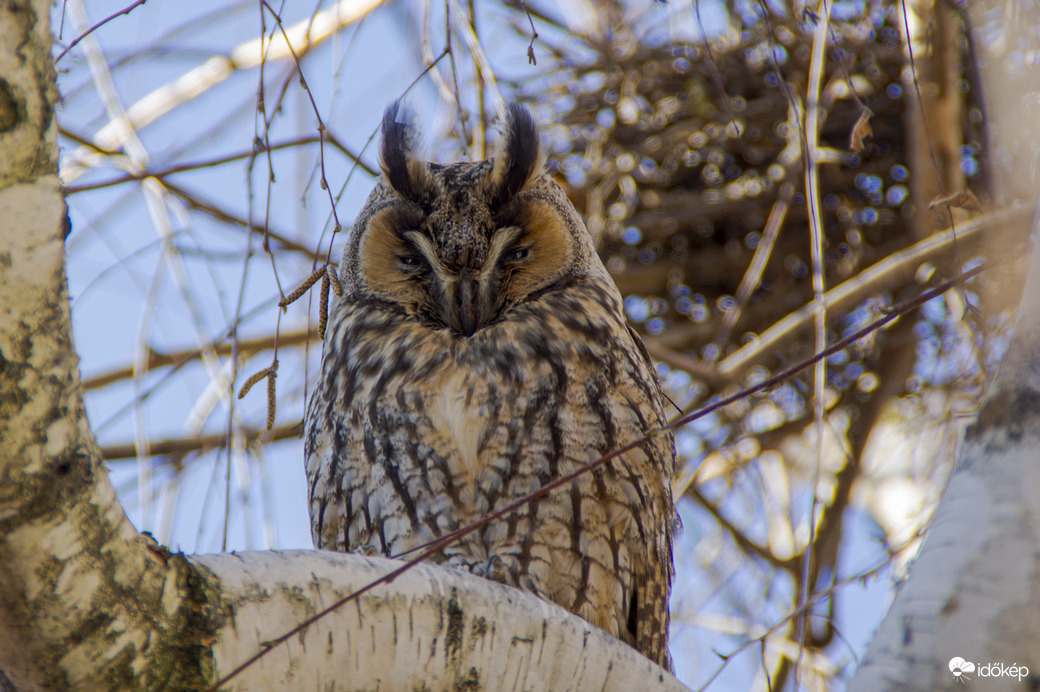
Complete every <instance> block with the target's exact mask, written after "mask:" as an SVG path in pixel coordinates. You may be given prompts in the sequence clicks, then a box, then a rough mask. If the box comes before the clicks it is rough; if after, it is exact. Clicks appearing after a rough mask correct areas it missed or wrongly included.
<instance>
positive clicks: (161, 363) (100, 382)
mask: <svg viewBox="0 0 1040 692" xmlns="http://www.w3.org/2000/svg"><path fill="white" fill-rule="evenodd" d="M314 337H315V333H314V330H310V329H308V330H302V331H298V332H290V333H288V334H281V335H280V336H278V337H277V340H278V345H279V346H293V345H296V344H301V343H306V342H307V341H314V343H317V339H315V338H314ZM274 344H275V337H274V335H271V336H264V337H260V338H258V339H243V340H239V342H238V348H237V351H238V354H239V355H240V356H248V355H252V354H254V353H259V352H260V351H268V350H271V349H273V348H274ZM233 348H234V345H233V344H231V343H229V342H226V341H220V342H217V343H213V344H209V345H207V346H206V347H205V348H204V349H195V350H192V351H176V352H174V353H159V352H157V351H153V350H150V349H149V351H148V359H147V361H146V363H145V368H144V370H143V372H150V371H152V370H155V369H157V368H162V367H166V366H170V365H174V366H179V365H183V364H184V363H186V362H188V361H191V360H197V359H200V358H202V354H203V352H204V351H205V352H214V353H217V354H219V355H230V354H231V353H232V349H233ZM137 374H139V375H140V374H141V372H138V373H137ZM133 376H134V368H133V367H132V366H128V367H125V368H119V369H117V370H111V371H109V372H106V373H102V374H100V375H95V376H94V377H90V378H87V379H85V380H84V381H83V388H84V389H100V388H101V387H107V386H108V385H110V384H112V383H114V382H119V381H120V380H129V379H130V378H132V377H133Z"/></svg>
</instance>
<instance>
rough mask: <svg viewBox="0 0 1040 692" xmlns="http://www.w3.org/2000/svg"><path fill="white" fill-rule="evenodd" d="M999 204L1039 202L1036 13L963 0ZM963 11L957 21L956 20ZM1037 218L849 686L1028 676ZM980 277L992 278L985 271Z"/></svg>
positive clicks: (1037, 358)
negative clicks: (949, 467)
mask: <svg viewBox="0 0 1040 692" xmlns="http://www.w3.org/2000/svg"><path fill="white" fill-rule="evenodd" d="M967 8H968V11H969V12H970V18H971V20H972V24H973V25H974V30H973V33H974V38H975V44H976V48H977V50H978V55H979V56H980V58H981V59H980V60H979V65H978V68H979V70H980V77H981V79H980V82H981V84H982V88H983V90H984V92H985V97H986V107H987V111H988V115H989V121H988V125H989V128H990V129H989V133H990V138H991V139H990V141H991V151H992V152H993V153H992V154H991V160H990V162H989V165H990V166H991V167H992V179H993V181H994V187H995V192H996V195H997V199H996V200H995V202H996V203H997V204H1000V205H1002V206H1007V205H1009V204H1012V203H1013V202H1015V201H1022V200H1027V201H1029V202H1033V201H1034V200H1035V199H1036V196H1037V176H1036V174H1035V165H1036V163H1035V159H1034V157H1035V153H1034V152H1035V151H1036V145H1037V142H1038V140H1040V138H1038V137H1037V135H1038V131H1037V127H1036V123H1037V117H1038V116H1040V113H1038V111H1040V103H1038V101H1037V95H1038V94H1040V75H1038V74H1037V71H1036V67H1035V64H1034V63H1032V62H1029V61H1026V62H1023V61H1021V60H1020V59H1019V56H1022V55H1026V54H1029V51H1028V49H1029V48H1030V47H1031V48H1032V49H1033V50H1034V51H1035V48H1036V46H1037V43H1038V40H1040V37H1038V36H1037V27H1038V26H1040V25H1038V20H1040V12H1038V11H1037V8H1036V7H1035V6H1028V5H1026V4H1023V3H1015V2H1011V3H997V2H988V1H982V2H977V3H968V4H967ZM967 16H968V14H967V13H965V17H967ZM1038 240H1040V217H1038V218H1037V219H1035V220H1034V229H1033V251H1032V258H1031V262H1030V267H1029V273H1028V279H1027V283H1026V287H1025V291H1024V295H1023V298H1022V301H1021V304H1020V307H1019V313H1018V318H1017V322H1016V324H1015V327H1014V330H1013V335H1012V338H1011V343H1010V346H1009V349H1008V352H1007V354H1006V355H1005V356H1004V358H1003V360H1002V362H1001V364H1000V368H999V371H998V374H997V376H996V378H995V380H994V382H993V384H992V386H991V388H990V391H989V392H988V394H987V397H986V401H985V403H984V406H983V408H982V411H981V413H980V414H979V418H978V421H977V422H976V423H975V424H974V425H973V426H972V427H971V428H969V430H968V432H967V434H966V436H965V440H964V443H963V445H962V448H961V450H960V453H959V455H958V459H957V464H956V469H955V471H954V475H953V476H952V478H951V480H950V483H949V486H948V488H947V490H946V492H945V494H944V496H943V499H942V501H941V503H940V505H939V508H938V509H937V511H936V515H935V519H934V522H933V525H932V529H931V532H930V533H929V535H928V538H927V539H926V541H925V544H924V546H923V548H922V550H921V554H920V556H919V557H918V558H917V560H916V561H915V562H914V563H913V564H912V565H911V567H910V573H909V577H908V579H907V581H906V582H905V583H904V584H902V585H901V586H900V588H899V590H898V593H897V594H896V598H895V601H894V602H893V604H892V607H891V609H890V611H889V613H888V614H887V616H886V617H885V619H884V621H883V622H882V624H881V626H880V628H879V629H878V632H877V634H876V635H875V637H874V639H873V641H872V643H871V645H870V647H869V649H868V651H867V655H866V656H865V658H864V659H863V664H862V666H861V667H860V668H859V670H858V671H857V674H856V677H855V679H854V681H853V684H852V686H851V687H850V688H849V689H850V690H854V691H860V690H864V691H865V690H870V691H871V692H873V691H876V690H920V689H931V690H952V689H963V688H962V687H961V685H960V683H962V682H967V684H968V685H969V686H971V685H973V684H974V685H976V689H985V690H987V691H990V690H1021V689H1032V688H1033V687H1035V685H1036V684H1037V681H1040V505H1038V503H1037V497H1040V242H1038ZM993 270H994V271H993V272H991V273H992V274H993V275H992V276H989V277H987V279H986V280H991V281H1000V280H1001V279H1000V275H1001V268H1000V267H994V268H993Z"/></svg>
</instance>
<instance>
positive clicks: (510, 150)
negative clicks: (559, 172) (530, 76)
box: [489, 103, 545, 202]
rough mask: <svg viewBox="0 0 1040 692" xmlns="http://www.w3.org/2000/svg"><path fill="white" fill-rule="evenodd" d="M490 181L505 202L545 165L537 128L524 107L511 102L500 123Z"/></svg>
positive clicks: (534, 177)
mask: <svg viewBox="0 0 1040 692" xmlns="http://www.w3.org/2000/svg"><path fill="white" fill-rule="evenodd" d="M499 130H500V131H499V135H498V142H497V143H496V151H495V163H494V166H493V167H492V169H491V176H490V181H489V182H490V184H491V188H492V189H493V190H494V191H495V194H494V197H495V198H496V199H497V200H498V201H499V202H504V201H506V200H508V199H509V198H510V197H512V196H513V195H515V194H516V193H518V192H520V191H521V190H523V189H524V188H525V187H527V186H528V185H530V184H531V183H532V182H534V181H535V180H536V179H537V178H538V177H539V176H540V175H541V174H542V168H543V167H544V166H545V159H544V157H543V155H542V142H541V139H540V138H539V136H538V128H537V127H536V126H535V124H534V120H533V119H532V118H531V114H530V113H528V112H527V109H526V108H524V107H523V106H521V105H520V104H517V103H512V104H510V105H509V107H508V108H507V110H506V117H505V119H504V120H503V121H502V123H501V125H500V127H499Z"/></svg>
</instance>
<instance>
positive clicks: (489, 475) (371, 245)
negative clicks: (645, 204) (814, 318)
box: [305, 104, 676, 665]
mask: <svg viewBox="0 0 1040 692" xmlns="http://www.w3.org/2000/svg"><path fill="white" fill-rule="evenodd" d="M414 138H415V135H414V131H413V129H412V126H411V125H410V124H409V123H408V122H407V119H406V118H403V117H401V116H400V115H399V113H398V108H397V106H396V104H395V105H393V106H391V107H390V108H389V109H387V112H386V115H385V117H384V119H383V140H382V147H381V165H382V171H383V176H382V177H381V178H380V180H379V183H378V184H377V186H376V189H375V190H374V191H373V192H372V194H371V196H370V197H369V198H368V202H367V203H366V205H365V207H364V209H362V211H361V213H360V214H359V216H358V218H357V221H356V222H355V224H354V226H353V229H352V232H351V233H350V237H349V242H348V245H347V247H346V249H345V250H344V254H343V259H342V262H341V264H340V270H339V275H340V278H341V282H342V285H343V289H344V295H343V297H342V298H340V299H339V300H337V301H336V302H335V304H334V305H333V306H332V308H331V313H330V316H329V323H328V328H327V332H326V336H325V346H324V353H323V357H322V365H321V376H320V381H319V383H318V386H317V388H316V389H315V391H314V394H313V396H312V398H311V400H310V402H309V404H308V407H307V415H306V430H305V446H306V466H307V477H308V482H309V488H310V514H311V529H312V533H313V536H314V541H315V543H316V545H317V546H318V547H319V548H327V549H332V550H344V551H358V552H365V553H369V554H381V555H386V556H390V557H394V556H398V555H400V554H401V553H404V552H406V551H408V550H410V549H412V548H415V547H417V546H420V545H423V544H426V543H428V542H430V541H431V540H433V539H435V538H437V537H439V536H442V535H443V534H445V533H448V532H450V531H453V530H455V529H457V528H460V527H462V526H465V525H467V524H470V523H472V522H474V521H476V520H478V519H480V518H481V517H483V516H484V515H485V514H487V513H489V512H492V511H495V510H496V509H499V508H502V507H505V506H506V505H508V504H510V503H512V502H514V501H516V500H518V499H520V498H522V497H524V496H526V495H528V494H530V493H532V492H534V491H535V490H538V489H539V488H540V487H542V486H543V485H544V484H546V483H548V482H550V481H553V480H554V479H557V478H559V477H560V476H563V475H565V474H567V473H570V472H572V471H574V470H576V469H578V468H580V467H582V466H584V465H586V464H588V463H589V462H591V461H594V460H596V459H597V458H599V457H601V456H602V455H603V454H605V453H607V452H610V451H612V450H615V449H617V448H619V447H622V446H624V445H626V444H628V443H630V442H633V441H636V440H639V439H641V438H643V437H644V436H645V435H646V434H647V432H648V431H650V430H653V429H654V428H658V427H660V426H661V425H663V424H664V422H665V417H664V413H663V412H662V404H661V400H662V394H661V389H660V385H659V383H658V380H657V376H656V373H655V370H654V367H653V365H652V363H651V362H650V359H649V357H648V356H647V353H646V350H645V348H644V347H643V344H642V342H641V341H640V340H639V337H638V336H637V335H636V334H635V333H634V332H633V331H632V330H631V329H630V328H629V327H628V325H627V323H626V321H625V316H624V311H623V307H622V300H621V295H620V294H619V292H618V290H617V287H616V286H615V285H614V283H613V281H612V280H611V278H610V276H609V275H608V274H607V271H606V269H605V268H604V267H603V264H602V262H600V260H599V258H598V257H597V255H596V252H595V249H594V247H593V242H592V238H591V237H590V236H589V233H588V231H587V230H586V229H585V226H584V224H583V223H582V221H581V219H580V217H579V216H578V213H577V211H576V210H575V209H574V207H573V206H572V205H571V204H570V202H569V201H568V200H567V198H566V197H565V196H564V194H563V191H562V190H561V189H560V188H559V186H557V185H556V183H555V182H553V181H552V180H551V179H550V178H549V177H548V176H547V175H544V174H543V172H542V159H541V154H540V147H539V139H538V133H537V131H536V129H535V126H534V123H533V121H532V119H531V116H530V115H529V114H528V113H527V111H526V110H524V109H523V108H522V107H519V106H513V107H511V108H510V109H509V111H508V115H507V117H506V119H505V122H504V124H503V128H502V133H501V135H500V138H499V143H498V145H499V146H498V150H497V155H496V156H495V157H494V158H492V159H489V160H487V161H481V162H479V163H456V164H450V165H437V164H433V163H427V162H424V161H420V160H418V159H417V158H416V156H415V154H414V150H413V142H414ZM674 472H675V448H674V442H673V440H672V437H671V435H670V434H661V433H658V434H655V435H654V436H653V437H652V438H651V439H650V441H648V442H646V443H645V444H643V445H641V446H639V447H637V448H635V449H633V450H632V451H629V452H627V453H625V454H623V455H621V456H620V457H618V458H616V459H614V460H612V461H611V462H609V464H607V465H605V466H602V467H600V468H598V469H596V470H595V471H593V472H591V473H587V474H585V475H583V476H581V477H579V478H578V479H577V480H575V481H573V482H571V483H570V484H569V485H565V486H562V487H560V488H557V489H555V490H554V491H552V492H550V493H549V494H547V495H545V496H543V497H541V498H539V499H537V500H534V501H532V502H530V503H529V504H527V505H525V506H524V508H523V509H521V510H518V511H516V512H514V513H512V514H510V515H507V516H504V517H502V518H500V519H497V520H496V521H494V522H492V523H490V524H488V525H487V526H485V527H484V528H483V529H481V530H479V531H477V532H474V533H471V534H469V535H468V536H466V537H465V538H464V539H462V540H461V541H459V542H458V543H456V544H454V545H451V546H450V547H448V548H445V549H444V551H443V552H442V554H441V555H440V556H439V558H437V560H436V561H439V562H441V563H442V564H445V565H448V566H452V567H458V568H462V569H466V570H469V571H471V572H474V573H477V574H481V575H483V576H486V577H488V578H491V579H495V580H497V581H500V582H504V583H506V584H510V585H512V586H516V587H519V588H522V589H526V590H528V591H532V592H535V593H537V594H539V595H540V596H541V597H543V598H546V599H549V600H551V601H554V602H556V603H558V604H559V605H561V606H563V607H564V608H566V609H568V610H570V611H572V612H574V613H576V614H578V615H580V616H581V617H583V618H585V619H586V620H588V621H589V622H591V623H593V624H594V625H596V626H598V627H601V628H602V629H604V630H606V631H607V632H609V633H611V634H613V635H614V636H616V637H619V638H621V639H622V640H624V641H626V642H628V643H629V644H632V645H633V646H635V647H636V648H638V649H639V650H640V651H642V652H643V653H644V654H645V655H647V656H648V657H649V658H651V659H653V660H655V661H657V662H659V663H661V664H663V665H668V650H667V635H668V594H669V590H670V585H671V577H672V530H673V527H674V526H675V525H676V520H675V509H674V507H673V504H672V497H671V492H670V483H671V481H672V477H673V475H674Z"/></svg>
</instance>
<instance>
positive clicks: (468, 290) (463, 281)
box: [458, 276, 477, 336]
mask: <svg viewBox="0 0 1040 692" xmlns="http://www.w3.org/2000/svg"><path fill="white" fill-rule="evenodd" d="M458 298H459V305H458V311H459V312H458V314H459V325H460V326H461V327H462V333H463V334H465V335H466V336H473V332H475V331H476V330H477V312H476V310H475V309H474V308H473V302H474V295H473V279H472V278H471V277H468V276H463V277H461V278H459V285H458Z"/></svg>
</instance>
